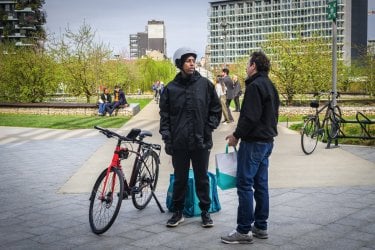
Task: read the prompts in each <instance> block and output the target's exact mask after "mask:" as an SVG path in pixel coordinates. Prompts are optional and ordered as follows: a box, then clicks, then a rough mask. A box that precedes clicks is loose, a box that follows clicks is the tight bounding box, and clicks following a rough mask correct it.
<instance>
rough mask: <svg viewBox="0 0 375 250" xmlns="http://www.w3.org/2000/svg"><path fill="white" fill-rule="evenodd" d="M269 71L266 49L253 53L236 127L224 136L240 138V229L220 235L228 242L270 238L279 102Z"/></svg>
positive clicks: (230, 141)
mask: <svg viewBox="0 0 375 250" xmlns="http://www.w3.org/2000/svg"><path fill="white" fill-rule="evenodd" d="M269 70H270V61H269V59H268V58H267V57H266V55H265V54H264V53H263V52H254V53H252V54H251V57H250V60H249V62H248V64H247V69H246V72H247V75H248V79H247V80H246V90H245V96H244V100H243V102H242V109H241V113H240V117H239V119H238V123H237V127H236V130H235V131H234V133H233V134H231V135H228V136H227V137H226V138H225V139H226V140H228V145H229V146H236V145H237V143H238V141H239V140H240V139H241V142H240V147H239V150H238V155H237V194H238V203H239V205H238V210H237V228H236V229H235V230H233V231H232V232H231V233H229V234H228V235H227V236H222V237H221V241H222V242H224V243H228V244H234V243H252V242H253V236H255V237H257V238H261V239H266V238H268V232H267V228H268V225H267V220H268V215H269V194H268V164H269V161H268V158H269V156H270V155H271V153H272V149H273V140H274V137H275V136H277V121H278V116H279V105H280V100H279V94H278V92H277V90H276V88H275V86H274V84H273V83H272V82H271V80H270V79H269V78H268V72H269ZM253 189H254V191H253ZM253 199H255V203H256V205H255V210H254V207H253ZM252 223H254V224H253V225H252Z"/></svg>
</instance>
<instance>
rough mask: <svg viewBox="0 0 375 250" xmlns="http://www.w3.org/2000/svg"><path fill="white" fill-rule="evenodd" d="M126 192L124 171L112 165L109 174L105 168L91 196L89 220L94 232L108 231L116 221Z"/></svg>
mask: <svg viewBox="0 0 375 250" xmlns="http://www.w3.org/2000/svg"><path fill="white" fill-rule="evenodd" d="M123 194H124V177H123V174H122V172H121V171H120V170H119V169H117V168H115V167H112V168H111V171H110V172H109V173H108V175H107V169H105V170H104V171H103V172H102V173H101V174H100V175H99V177H98V179H97V180H96V183H95V185H94V188H93V190H92V192H91V196H90V209H89V221H90V227H91V230H92V231H93V233H95V234H102V233H104V232H106V231H107V230H108V229H109V228H110V227H111V226H112V224H113V222H114V221H115V219H116V217H117V215H118V212H119V210H120V207H121V202H122V198H123Z"/></svg>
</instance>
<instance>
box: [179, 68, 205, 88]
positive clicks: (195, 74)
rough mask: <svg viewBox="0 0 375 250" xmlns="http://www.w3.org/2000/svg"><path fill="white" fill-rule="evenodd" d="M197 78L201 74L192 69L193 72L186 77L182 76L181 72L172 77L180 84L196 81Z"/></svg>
mask: <svg viewBox="0 0 375 250" xmlns="http://www.w3.org/2000/svg"><path fill="white" fill-rule="evenodd" d="M199 78H201V75H200V74H199V72H198V71H194V73H193V74H192V75H191V76H189V77H187V78H184V77H182V73H181V72H179V73H178V74H177V75H176V77H175V78H174V80H175V81H176V82H179V83H181V84H184V85H187V84H190V83H192V82H195V81H197V80H198V79H199Z"/></svg>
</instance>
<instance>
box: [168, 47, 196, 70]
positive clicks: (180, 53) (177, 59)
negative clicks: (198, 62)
mask: <svg viewBox="0 0 375 250" xmlns="http://www.w3.org/2000/svg"><path fill="white" fill-rule="evenodd" d="M186 55H192V56H194V58H195V59H197V52H196V51H195V50H193V49H190V48H188V47H182V48H179V49H177V50H176V52H174V55H173V62H174V64H175V65H176V67H177V68H179V69H181V68H182V65H183V63H184V62H183V61H182V59H183V57H184V56H186Z"/></svg>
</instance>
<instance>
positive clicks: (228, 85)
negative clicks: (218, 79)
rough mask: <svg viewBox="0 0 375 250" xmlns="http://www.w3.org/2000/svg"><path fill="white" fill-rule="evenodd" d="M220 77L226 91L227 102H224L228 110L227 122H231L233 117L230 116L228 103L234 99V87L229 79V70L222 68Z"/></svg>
mask: <svg viewBox="0 0 375 250" xmlns="http://www.w3.org/2000/svg"><path fill="white" fill-rule="evenodd" d="M221 76H222V80H223V82H224V85H225V87H226V89H227V92H226V96H227V102H226V105H227V109H228V117H229V122H233V121H234V120H233V116H232V112H231V110H230V103H231V102H232V100H233V98H234V86H233V81H232V79H231V78H230V77H229V69H227V68H224V69H223V70H222V72H221Z"/></svg>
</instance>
